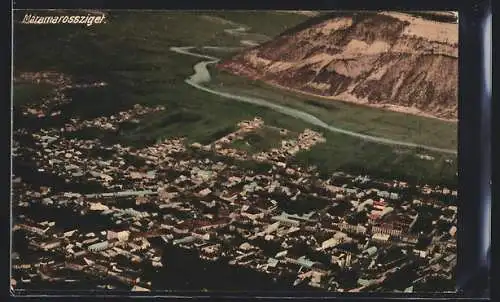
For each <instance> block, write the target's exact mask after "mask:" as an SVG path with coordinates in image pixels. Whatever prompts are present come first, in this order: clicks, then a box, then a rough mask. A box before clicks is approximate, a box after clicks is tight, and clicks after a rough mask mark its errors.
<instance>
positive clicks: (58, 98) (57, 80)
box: [14, 71, 106, 118]
mask: <svg viewBox="0 0 500 302" xmlns="http://www.w3.org/2000/svg"><path fill="white" fill-rule="evenodd" d="M14 81H15V83H30V84H37V85H41V84H43V85H49V86H52V87H53V89H52V90H51V91H50V93H49V95H47V96H45V97H43V98H42V99H41V100H34V101H35V103H32V102H28V103H27V104H26V105H24V107H25V110H23V114H24V115H31V116H36V117H38V118H45V117H46V116H49V115H50V116H57V115H60V114H61V111H53V110H52V109H53V108H55V107H56V106H58V105H61V104H64V103H67V102H69V101H70V98H69V97H68V96H67V95H66V93H65V91H66V90H68V89H73V88H92V87H103V86H106V83H104V82H95V83H86V84H74V83H72V81H71V79H70V78H69V77H68V76H66V75H64V74H62V73H58V72H54V71H43V72H22V73H20V74H19V75H18V76H17V77H16V78H15V79H14Z"/></svg>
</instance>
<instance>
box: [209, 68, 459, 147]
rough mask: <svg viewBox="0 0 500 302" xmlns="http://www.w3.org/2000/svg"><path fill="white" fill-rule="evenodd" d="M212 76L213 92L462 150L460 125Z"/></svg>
mask: <svg viewBox="0 0 500 302" xmlns="http://www.w3.org/2000/svg"><path fill="white" fill-rule="evenodd" d="M210 73H211V74H212V82H211V83H210V86H211V87H213V88H217V89H218V90H224V91H231V92H235V91H237V92H238V93H240V94H243V95H247V96H254V97H258V98H262V99H265V100H268V101H272V102H276V103H279V104H282V105H286V106H288V107H292V108H295V109H299V110H302V111H304V112H307V113H310V114H312V115H314V116H316V117H317V118H319V119H320V120H322V121H324V122H326V123H327V124H330V125H333V126H336V127H340V128H343V129H348V130H352V131H356V132H360V133H363V134H369V135H373V136H378V137H385V138H390V139H396V140H400V141H405V142H413V143H417V144H422V145H428V146H433V147H438V148H447V149H456V148H457V146H458V142H457V124H456V123H453V122H445V121H441V120H438V119H433V118H426V117H421V116H416V115H411V114H404V113H399V112H393V111H389V110H383V109H378V108H370V107H366V106H361V105H356V104H350V103H347V102H342V101H334V100H325V99H323V98H319V97H314V96H309V95H304V94H298V93H294V92H291V91H286V90H283V89H279V88H275V87H272V86H270V85H267V84H265V83H263V82H261V81H256V80H251V79H247V78H244V77H238V76H234V75H232V74H229V73H227V72H224V71H219V70H217V69H216V68H214V67H213V66H212V67H211V68H210ZM221 84H223V85H221Z"/></svg>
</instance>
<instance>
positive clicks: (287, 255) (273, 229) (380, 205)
mask: <svg viewBox="0 0 500 302" xmlns="http://www.w3.org/2000/svg"><path fill="white" fill-rule="evenodd" d="M157 109H158V110H161V109H162V108H157ZM134 110H135V111H134ZM155 110H156V109H147V108H144V107H140V106H136V107H134V109H132V111H131V112H128V111H127V112H122V113H119V114H117V115H115V116H114V118H109V119H107V118H102V119H97V120H95V121H87V122H86V121H78V124H79V125H87V124H88V125H94V126H95V125H96V123H97V124H100V125H107V124H108V123H110V124H111V125H113V123H114V122H116V121H123V120H127V119H131V118H135V117H136V116H139V115H143V114H145V113H149V112H153V111H155ZM75 123H76V122H75ZM238 126H239V129H238V130H237V131H236V132H233V133H231V134H229V135H227V136H224V137H223V138H221V139H218V140H217V141H215V142H214V143H212V144H210V145H209V146H208V147H207V146H202V145H201V144H193V145H191V146H187V145H186V142H185V140H184V139H182V138H171V139H166V140H162V141H159V142H157V143H156V144H154V145H151V146H148V147H145V148H141V149H138V148H133V147H129V146H121V145H118V144H114V145H107V144H106V142H103V141H100V140H98V139H93V140H80V139H69V138H66V137H64V136H63V135H61V133H60V131H61V130H60V129H40V130H39V131H38V132H33V133H31V134H29V137H30V138H31V139H32V140H33V142H32V144H31V146H24V145H23V144H19V145H18V148H17V151H16V157H15V160H25V159H31V160H33V161H34V162H35V164H36V169H37V170H38V171H34V172H33V173H37V172H44V173H51V174H53V175H57V176H58V177H61V178H62V179H63V180H64V182H65V183H73V184H81V185H82V186H83V185H85V184H88V183H93V184H94V185H95V188H99V190H97V189H96V191H94V192H88V190H85V192H83V191H78V190H71V191H68V190H67V189H65V188H64V186H62V187H61V185H58V184H54V185H53V186H40V185H36V184H32V183H30V180H29V179H28V180H26V179H23V176H20V175H14V181H13V186H14V194H13V206H14V211H15V216H14V228H13V232H14V237H15V238H16V237H17V236H23V235H24V236H25V238H26V240H27V242H28V246H29V249H30V250H32V251H37V253H41V254H42V255H44V256H43V257H29V252H28V253H27V252H25V251H24V252H21V250H24V247H23V246H22V245H16V244H14V252H15V253H16V255H17V257H16V258H15V259H14V260H13V271H14V274H13V278H14V279H13V282H12V284H14V283H15V284H16V287H18V288H22V287H23V286H25V285H23V284H27V283H29V282H32V280H40V279H43V280H51V281H52V282H69V281H68V280H73V281H74V280H75V277H69V276H74V275H73V274H74V273H78V274H80V275H78V276H82V275H81V274H83V275H85V276H88V277H91V278H94V279H97V280H103V282H104V283H106V282H105V281H104V280H114V282H119V283H120V284H125V285H126V286H128V287H129V288H130V289H131V290H141V291H144V290H150V289H152V288H160V287H161V286H164V287H165V288H163V289H171V288H168V286H169V285H168V284H164V285H162V284H152V281H151V280H148V274H146V273H145V272H148V271H151V270H152V271H155V270H161V269H162V267H163V266H164V265H167V266H168V263H169V261H176V260H175V259H169V258H168V255H167V256H166V255H163V254H162V252H161V251H162V249H163V248H164V247H165V246H170V247H177V248H184V249H189V250H193V251H196V253H197V254H198V255H199V257H200V258H202V259H204V260H206V261H217V262H220V263H224V264H225V265H234V266H242V267H246V268H250V269H253V270H256V271H259V272H262V273H263V274H268V275H269V276H270V277H272V278H274V279H280V278H283V279H286V280H294V281H292V282H291V285H290V286H306V287H317V288H322V289H325V290H332V291H368V290H382V291H383V290H390V291H406V292H408V291H413V290H415V291H418V289H419V288H421V287H422V286H423V285H424V284H425V283H426V282H430V281H429V280H434V279H436V278H437V279H440V280H445V281H446V280H447V281H450V282H451V283H453V282H452V280H453V278H454V267H455V264H456V238H455V236H456V232H457V227H456V225H457V207H456V198H457V194H456V190H454V189H452V188H443V187H432V186H425V185H424V186H422V185H417V184H408V183H405V182H402V181H400V180H391V181H387V180H377V179H372V178H370V177H368V176H366V175H349V174H346V173H341V172H339V173H335V174H334V175H332V176H331V177H329V178H328V179H322V178H320V176H319V174H318V173H317V172H316V171H315V170H314V169H312V168H311V167H300V166H298V164H290V163H288V162H287V161H286V160H284V158H288V157H291V156H293V155H294V154H296V153H297V152H298V151H299V150H307V149H309V148H311V147H312V146H314V145H315V144H317V143H321V142H324V138H323V137H322V136H321V134H319V133H317V132H314V131H312V130H308V129H306V130H305V131H304V132H303V133H301V134H300V135H299V136H298V138H297V139H295V140H284V141H283V142H282V146H281V148H279V149H273V150H269V151H268V152H263V153H259V154H257V155H256V158H253V159H252V158H251V157H250V158H249V157H248V156H244V157H241V159H245V160H247V161H248V162H253V161H256V162H259V161H261V162H266V163H268V164H270V166H271V168H270V169H269V170H267V171H256V170H254V169H251V168H249V167H247V166H245V167H244V166H240V165H238V163H237V162H235V161H234V160H232V158H231V157H232V154H233V153H231V152H230V151H227V150H228V149H227V148H225V146H226V145H227V144H229V143H230V142H231V141H232V140H234V139H245V134H248V133H250V132H252V131H254V130H255V129H259V128H261V127H264V122H263V121H262V120H261V119H258V118H256V119H254V120H251V121H243V122H241V123H240V124H239V125H238ZM75 127H77V126H76V125H75ZM106 127H108V126H103V127H101V128H106ZM284 132H286V130H284ZM18 133H23V135H25V136H26V135H28V134H27V133H26V132H23V131H22V129H19V130H18ZM224 150H226V151H224ZM242 156H243V155H242ZM14 174H16V171H14ZM54 209H67V210H68V212H67V213H68V214H67V215H65V216H68V217H65V216H57V215H56V216H54V217H53V218H52V219H49V220H41V219H40V218H33V217H38V216H37V215H35V214H34V212H36V213H37V214H39V213H40V211H42V212H45V211H46V212H47V213H51V212H50V211H52V210H54ZM54 213H56V212H54ZM31 216H33V217H31ZM96 217H100V219H99V221H101V219H103V221H106V223H103V224H97V225H96V224H93V221H94V220H95V219H96ZM66 219H69V220H70V221H71V220H75V221H76V220H79V219H80V220H81V219H84V220H85V219H88V220H90V221H89V223H90V226H86V227H83V226H81V227H79V226H78V225H72V224H71V223H68V222H63V221H65V220H66ZM68 225H70V227H68ZM85 228H90V229H92V230H91V231H86V230H85V231H84V229H85ZM20 232H22V233H23V235H21V234H20ZM157 239H158V240H157ZM28 280H29V281H28ZM78 280H84V278H83V277H80V279H78ZM33 282H35V281H33ZM103 286H104V288H112V287H113V286H112V285H111V284H107V285H106V284H105V285H103Z"/></svg>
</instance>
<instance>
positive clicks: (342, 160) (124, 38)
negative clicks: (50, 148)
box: [14, 11, 457, 185]
mask: <svg viewBox="0 0 500 302" xmlns="http://www.w3.org/2000/svg"><path fill="white" fill-rule="evenodd" d="M22 14H23V13H22V12H21V13H19V15H18V16H17V19H21V18H22ZM269 14H272V16H269ZM207 16H209V17H208V18H207ZM210 17H218V18H210ZM219 18H224V19H227V20H230V21H232V22H236V23H238V24H241V25H242V26H248V27H250V28H251V31H252V32H254V33H255V34H260V35H256V36H263V35H265V36H268V37H270V38H271V37H272V36H274V35H277V34H279V33H280V32H282V31H283V30H284V29H286V28H290V27H292V26H295V25H297V24H300V23H301V22H303V21H305V20H307V19H308V17H307V16H304V15H299V14H291V13H284V12H279V13H272V12H268V13H265V14H262V13H257V12H254V13H250V14H249V13H243V12H229V11H226V12H223V13H222V12H183V13H179V12H141V13H138V12H132V11H119V12H112V13H111V14H110V15H109V18H108V21H107V23H106V24H102V25H94V26H91V27H86V26H80V25H47V26H32V25H26V26H19V25H18V26H15V27H14V29H15V33H14V36H15V37H16V39H15V41H14V43H15V57H14V67H15V74H17V73H20V72H26V71H46V70H55V71H59V72H63V73H65V74H68V75H70V76H71V77H73V78H74V80H75V81H89V80H96V81H104V82H106V83H108V85H107V86H105V87H101V88H92V89H86V90H84V89H74V90H72V91H71V92H70V95H71V97H72V102H71V103H69V104H65V105H62V107H61V108H60V109H61V110H62V115H67V116H79V117H82V118H92V117H97V116H100V115H106V114H108V113H113V112H116V111H119V110H125V109H127V108H129V107H131V106H132V105H133V104H136V103H139V104H143V105H148V106H154V105H163V106H165V107H166V110H165V111H164V112H160V113H154V114H152V115H151V116H148V118H145V119H143V120H141V122H140V123H139V124H138V125H135V126H130V125H128V126H127V127H124V128H123V129H121V130H120V131H119V133H118V134H113V135H114V136H115V137H114V139H115V140H117V141H120V142H122V143H126V144H130V145H134V146H141V145H145V144H148V143H151V142H154V141H157V140H160V139H164V138H167V137H187V138H188V140H189V141H191V142H195V141H196V142H200V143H209V142H211V141H213V140H215V139H217V138H219V137H221V136H223V135H225V134H227V133H229V132H231V131H233V130H234V129H235V127H236V124H237V123H238V122H239V121H241V120H244V119H251V118H253V117H255V116H259V117H261V118H262V119H263V120H264V121H265V123H266V124H268V125H272V126H276V127H280V128H286V129H289V130H292V131H294V132H300V131H302V130H303V129H304V128H307V127H308V128H312V129H315V130H317V131H319V132H321V133H323V134H324V136H325V137H326V138H327V142H326V143H324V144H319V145H317V146H315V147H314V148H313V149H312V150H311V151H307V152H302V153H300V154H299V155H298V156H297V157H296V159H295V161H296V162H298V163H301V164H309V165H316V166H318V167H319V168H320V170H321V171H322V172H323V173H333V172H334V171H337V170H339V169H340V170H342V171H346V172H355V173H369V174H371V175H374V176H381V177H386V178H403V179H406V180H409V181H422V182H426V183H444V184H451V185H453V184H456V181H457V178H456V172H457V164H456V160H455V159H456V158H455V157H454V156H450V155H444V154H437V153H433V152H428V151H425V154H428V155H431V156H433V157H435V160H432V161H428V160H422V159H420V158H418V157H417V156H416V154H417V153H418V154H420V153H422V152H420V151H419V150H409V149H404V148H394V147H393V146H388V145H382V144H376V143H371V142H367V141H363V140H361V139H358V138H355V137H350V136H346V135H343V134H339V133H333V132H327V131H325V130H324V129H316V128H315V127H312V126H311V125H309V124H307V123H305V122H302V121H300V120H297V119H295V118H292V117H289V116H286V115H283V114H280V113H278V112H275V111H272V110H269V109H267V108H263V107H258V106H255V105H251V104H246V103H241V102H236V101H233V100H230V99H225V98H221V97H219V96H216V95H212V94H209V93H206V92H203V91H199V90H196V89H193V88H192V87H190V86H189V85H187V84H186V83H185V82H184V80H185V79H186V78H187V77H189V76H190V75H191V74H192V73H193V65H194V64H195V63H197V62H199V61H200V59H199V58H194V57H191V56H186V55H181V54H176V53H174V52H171V51H169V47H172V46H195V47H202V46H205V45H211V46H228V47H239V46H241V45H240V38H239V37H235V36H234V35H230V34H228V33H226V32H225V31H224V29H228V28H231V25H228V24H226V23H224V22H221V21H220V20H219ZM263 20H267V21H266V22H264V21H263ZM269 20H272V21H269ZM228 26H229V27H228ZM207 53H208V52H207ZM213 54H214V52H213V51H212V52H211V55H213ZM221 54H222V53H221ZM225 55H229V53H227V52H226V54H225ZM213 74H215V75H216V77H215V81H213V82H212V83H211V84H210V85H212V86H213V87H217V88H218V89H219V88H220V89H227V90H231V91H234V90H238V92H239V93H241V94H245V95H254V96H258V97H262V98H265V99H266V100H269V101H275V102H279V103H286V104H287V106H290V107H293V108H297V109H301V110H303V111H305V112H309V113H311V114H314V115H315V116H317V117H318V118H320V119H322V120H323V121H325V122H327V123H331V124H334V125H335V126H338V127H343V128H346V129H349V130H353V131H359V132H362V133H368V134H372V135H377V136H382V137H390V138H396V139H401V140H408V141H411V142H415V143H425V144H427V145H432V146H436V147H443V148H456V146H457V140H456V124H452V123H447V122H442V121H438V120H435V119H429V118H422V117H416V116H410V115H405V114H400V113H394V112H389V111H384V110H377V109H373V108H367V107H362V106H354V105H351V104H347V103H342V102H335V101H325V100H322V99H319V98H318V99H317V98H311V97H304V96H299V95H296V94H293V93H291V92H287V91H283V90H279V89H276V88H272V87H269V86H267V85H265V84H263V83H260V82H254V81H249V80H246V79H242V78H238V77H235V76H232V75H229V74H225V73H217V72H216V71H213ZM220 83H224V87H220ZM45 93H46V90H45V89H44V88H41V87H40V88H37V87H33V85H24V84H22V85H18V86H17V85H16V87H15V89H14V107H16V106H20V105H22V104H24V103H26V102H31V101H32V100H33V99H37V98H39V97H41V96H43V95H44V94H45ZM87 135H96V136H104V135H106V136H109V134H107V133H100V132H99V131H98V130H96V131H94V132H91V133H90V134H89V133H87ZM261 139H262V137H260V138H259V144H262V145H265V146H267V145H268V143H263V142H262V140H261ZM269 139H273V136H272V135H271V136H270V138H269ZM269 144H271V143H269ZM447 159H453V161H452V163H451V164H450V163H448V162H447V161H446V160H447Z"/></svg>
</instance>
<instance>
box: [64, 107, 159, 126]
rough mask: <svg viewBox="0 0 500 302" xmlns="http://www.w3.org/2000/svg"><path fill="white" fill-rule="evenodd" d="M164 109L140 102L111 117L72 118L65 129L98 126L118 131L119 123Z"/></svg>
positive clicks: (134, 120) (136, 121)
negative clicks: (145, 105)
mask: <svg viewBox="0 0 500 302" xmlns="http://www.w3.org/2000/svg"><path fill="white" fill-rule="evenodd" d="M163 110H165V107H164V106H156V107H144V106H142V105H140V104H135V105H134V106H133V108H132V109H130V110H128V111H120V112H118V113H117V114H115V115H112V116H110V117H107V116H101V117H98V118H95V119H92V120H83V121H81V120H79V119H77V118H74V119H71V123H69V124H66V125H65V126H64V130H65V131H67V132H71V131H77V130H80V129H83V128H98V129H102V130H111V131H116V130H118V129H119V125H120V124H121V123H123V122H126V121H128V122H132V123H138V122H139V120H138V119H137V118H138V117H140V116H143V115H146V114H150V113H154V112H159V111H163Z"/></svg>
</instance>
